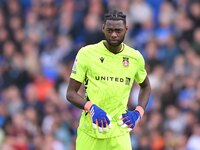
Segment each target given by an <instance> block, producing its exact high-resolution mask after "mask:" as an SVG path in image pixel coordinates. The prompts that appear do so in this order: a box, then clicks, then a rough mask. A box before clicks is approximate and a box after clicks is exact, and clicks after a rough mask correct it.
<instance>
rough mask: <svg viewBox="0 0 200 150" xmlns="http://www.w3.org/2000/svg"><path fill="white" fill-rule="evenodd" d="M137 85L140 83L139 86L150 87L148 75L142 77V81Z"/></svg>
mask: <svg viewBox="0 0 200 150" xmlns="http://www.w3.org/2000/svg"><path fill="white" fill-rule="evenodd" d="M139 85H140V87H141V88H146V87H149V88H150V82H149V78H148V76H146V78H145V79H144V81H143V82H141V83H140V84H139Z"/></svg>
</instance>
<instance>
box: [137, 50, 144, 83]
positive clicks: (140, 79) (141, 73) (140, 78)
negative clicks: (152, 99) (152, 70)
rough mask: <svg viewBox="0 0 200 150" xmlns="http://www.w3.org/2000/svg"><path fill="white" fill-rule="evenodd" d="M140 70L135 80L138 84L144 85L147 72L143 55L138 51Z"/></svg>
mask: <svg viewBox="0 0 200 150" xmlns="http://www.w3.org/2000/svg"><path fill="white" fill-rule="evenodd" d="M137 60H138V69H137V73H136V75H135V80H136V82H137V83H142V82H143V81H144V79H145V78H146V76H147V72H146V69H145V61H144V58H143V56H142V54H141V53H140V52H139V51H138V57H137Z"/></svg>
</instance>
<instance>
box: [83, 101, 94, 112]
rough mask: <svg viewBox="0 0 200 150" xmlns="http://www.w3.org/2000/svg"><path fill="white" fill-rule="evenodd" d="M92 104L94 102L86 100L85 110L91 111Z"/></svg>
mask: <svg viewBox="0 0 200 150" xmlns="http://www.w3.org/2000/svg"><path fill="white" fill-rule="evenodd" d="M92 105H93V104H92V102H90V101H88V102H86V103H85V105H84V110H86V111H90V108H91V106H92Z"/></svg>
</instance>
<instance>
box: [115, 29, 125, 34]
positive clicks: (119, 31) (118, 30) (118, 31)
mask: <svg viewBox="0 0 200 150" xmlns="http://www.w3.org/2000/svg"><path fill="white" fill-rule="evenodd" d="M122 31H123V30H122V29H116V30H115V32H117V33H121V32H122Z"/></svg>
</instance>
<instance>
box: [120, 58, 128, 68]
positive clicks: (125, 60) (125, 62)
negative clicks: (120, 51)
mask: <svg viewBox="0 0 200 150" xmlns="http://www.w3.org/2000/svg"><path fill="white" fill-rule="evenodd" d="M122 63H123V66H124V67H128V66H129V58H128V57H123V61H122Z"/></svg>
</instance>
